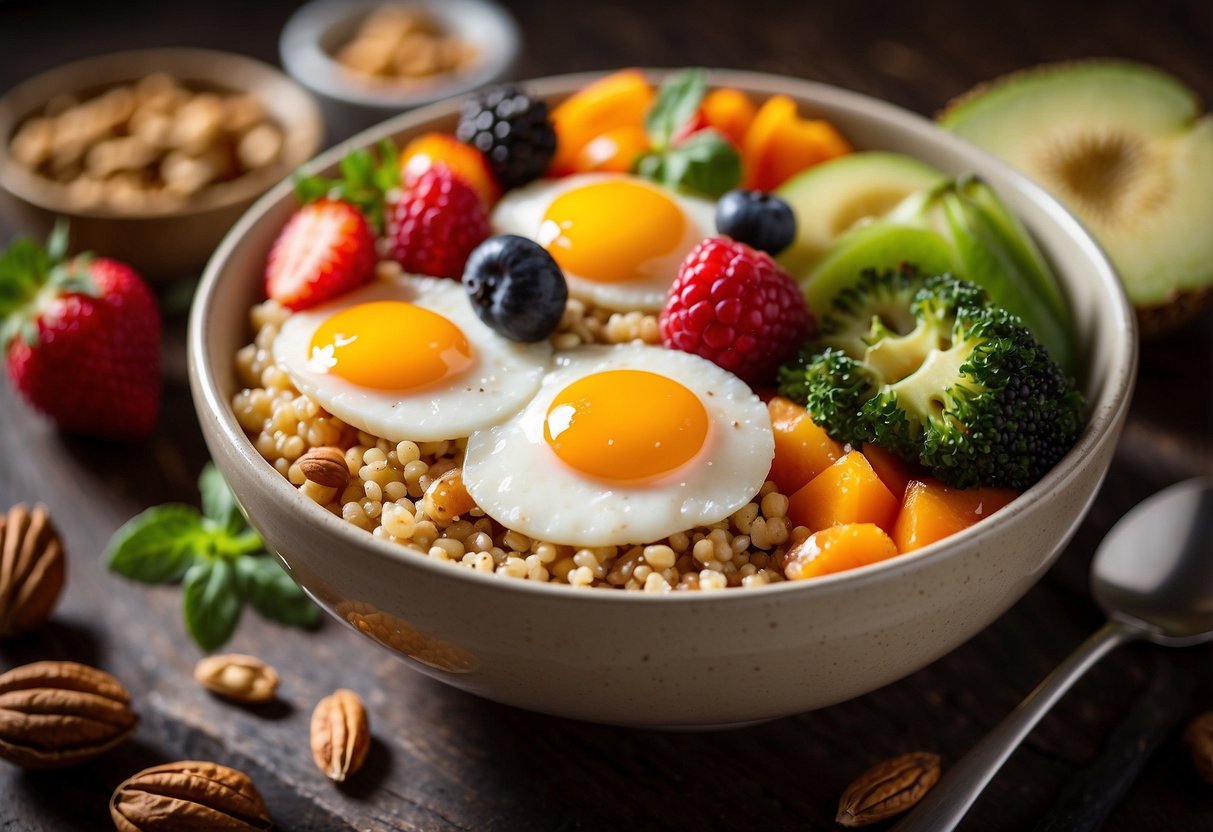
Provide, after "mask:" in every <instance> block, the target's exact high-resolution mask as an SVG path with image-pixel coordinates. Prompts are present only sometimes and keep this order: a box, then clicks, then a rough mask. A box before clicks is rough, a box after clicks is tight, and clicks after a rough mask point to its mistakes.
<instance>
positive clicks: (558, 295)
mask: <svg viewBox="0 0 1213 832" xmlns="http://www.w3.org/2000/svg"><path fill="white" fill-rule="evenodd" d="M463 288H464V289H466V290H467V293H468V297H469V298H470V299H471V301H472V308H473V309H475V310H476V315H477V316H478V317H479V318H480V320H482V321H484V323H485V325H486V326H488V327H489V328H490V329H492V330H493V331H494V332H496V333H497V334H499V335H501V336H502V337H503V338H508V339H510V340H511V341H542V340H543V339H544V338H547V337H548V336H549V335H551V334H552V333H553V332H555V331H556V327H557V326H558V325H559V324H560V319H561V318H562V317H563V316H564V305H565V302H566V301H567V300H568V297H569V288H568V285H567V284H566V283H565V281H564V272H562V271H561V270H560V266H558V265H556V261H555V260H553V259H552V255H550V254H548V253H547V250H546V249H544V248H543V246H541V245H539V244H538V243H534V242H532V241H531V240H528V239H526V238H525V237H517V236H515V235H513V234H502V235H499V236H496V237H489V238H488V239H487V240H485V241H484V242H483V243H481V244H480V245H478V246H477V247H476V248H475V249H473V250H472V254H471V256H469V257H468V262H467V267H466V268H464V270H463Z"/></svg>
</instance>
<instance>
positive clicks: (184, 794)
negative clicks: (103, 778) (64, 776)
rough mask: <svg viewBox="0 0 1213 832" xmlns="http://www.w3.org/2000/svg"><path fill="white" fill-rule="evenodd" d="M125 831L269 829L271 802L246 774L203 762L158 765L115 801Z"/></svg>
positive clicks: (114, 812) (113, 809) (121, 789)
mask: <svg viewBox="0 0 1213 832" xmlns="http://www.w3.org/2000/svg"><path fill="white" fill-rule="evenodd" d="M110 817H111V818H112V819H113V821H114V826H116V827H117V828H118V830H119V832H153V830H168V829H213V830H216V832H248V830H264V829H269V828H270V826H271V823H270V813H269V811H268V810H267V809H266V808H265V801H263V800H262V799H261V795H260V794H259V793H258V791H257V787H256V786H254V785H253V781H252V780H250V779H249V776H248V775H247V774H245V773H244V772H242V771H237V770H236V769H234V768H228V767H227V766H221V765H219V764H218V763H208V762H203V761H200V760H184V761H182V762H177V763H165V764H164V765H161V766H152V767H151V768H145V769H144V770H143V771H141V772H139V773H138V774H136V775H134V776H133V777H131V778H129V779H128V780H126V781H125V782H123V783H122V784H121V785H119V786H118V788H117V789H115V790H114V794H113V796H112V797H111V798H110Z"/></svg>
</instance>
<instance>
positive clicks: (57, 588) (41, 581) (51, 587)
mask: <svg viewBox="0 0 1213 832" xmlns="http://www.w3.org/2000/svg"><path fill="white" fill-rule="evenodd" d="M66 571H67V570H66V560H65V558H64V556H63V542H62V540H60V538H59V533H58V532H57V531H55V527H54V525H53V524H52V523H51V519H50V515H49V514H48V513H47V510H46V506H43V505H37V506H34V508H33V510H30V508H29V507H28V506H26V505H24V504H19V505H15V506H13V507H12V508H10V509H9V510H8V514H7V515H0V638H5V637H8V636H14V635H17V634H19V633H24V632H26V631H28V630H32V629H35V628H37V627H40V626H42V625H43V624H45V623H46V620H47V619H48V618H50V615H51V611H52V610H53V609H54V608H55V602H56V601H58V600H59V594H60V593H61V592H62V591H63V581H64V579H65V577H66Z"/></svg>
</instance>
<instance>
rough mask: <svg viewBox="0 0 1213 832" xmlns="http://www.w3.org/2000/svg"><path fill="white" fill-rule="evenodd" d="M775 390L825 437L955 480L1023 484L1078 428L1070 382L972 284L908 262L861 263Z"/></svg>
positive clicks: (1078, 406)
mask: <svg viewBox="0 0 1213 832" xmlns="http://www.w3.org/2000/svg"><path fill="white" fill-rule="evenodd" d="M838 301H839V302H837V303H835V304H834V307H833V309H832V310H831V311H830V313H829V314H828V315H826V316H825V317H824V319H823V320H822V322H821V334H820V335H819V336H818V338H817V339H815V340H814V341H812V342H810V343H809V344H807V345H806V346H805V348H804V350H802V352H801V355H800V357H799V358H798V359H797V361H796V362H794V363H793V364H791V365H788V366H785V367H784V368H783V369H782V370H781V372H780V391H781V392H782V393H783V394H784V395H786V396H788V397H789V398H793V399H795V400H797V401H800V402H802V403H804V404H805V407H806V409H807V410H808V411H809V413H810V415H811V416H812V418H813V419H814V421H816V422H817V423H818V424H819V425H821V426H822V427H824V428H825V429H826V430H827V431H828V432H829V433H830V435H831V436H833V437H834V438H835V439H837V440H839V441H842V442H849V443H851V444H855V445H858V444H859V443H861V442H872V443H874V444H876V445H879V446H881V447H883V448H885V449H887V450H889V451H892V452H893V453H896V454H897V455H899V456H901V457H903V458H904V459H908V460H911V461H913V462H917V463H919V464H921V465H923V466H925V467H926V468H928V469H929V470H930V471H931V473H932V474H934V475H935V476H936V477H938V478H939V479H940V480H942V481H943V482H944V483H946V484H947V485H950V486H953V487H955V488H970V487H976V486H1001V487H1006V488H1014V489H1019V490H1022V489H1025V488H1027V487H1028V486H1030V485H1032V484H1033V483H1034V482H1036V481H1037V480H1039V479H1040V478H1041V477H1042V476H1044V474H1045V472H1047V471H1048V470H1049V469H1050V468H1052V467H1053V465H1055V464H1056V463H1057V461H1058V460H1059V459H1060V458H1061V457H1062V456H1063V455H1064V454H1065V453H1066V451H1068V450H1069V449H1070V447H1071V445H1073V443H1074V439H1075V437H1076V436H1077V434H1078V430H1079V428H1080V427H1081V412H1082V408H1083V400H1082V396H1081V394H1080V393H1079V392H1078V391H1077V390H1076V389H1075V386H1074V382H1073V380H1071V379H1070V378H1069V377H1068V376H1066V375H1065V373H1063V372H1062V370H1061V369H1060V367H1058V365H1057V364H1056V362H1054V361H1053V359H1052V358H1051V357H1050V356H1049V354H1048V353H1047V352H1046V350H1045V349H1044V347H1042V346H1041V344H1040V342H1039V341H1037V340H1036V338H1035V337H1034V336H1033V335H1032V333H1031V332H1030V331H1029V330H1028V329H1027V327H1025V326H1024V324H1023V322H1022V320H1020V319H1019V318H1018V317H1016V316H1015V315H1012V314H1011V313H1009V312H1007V311H1006V310H1004V309H1002V308H1000V307H997V306H994V305H992V304H991V303H990V301H989V299H988V298H987V296H986V294H985V292H984V291H983V290H982V289H981V288H980V287H978V286H975V285H974V284H972V283H968V282H965V281H962V280H956V279H954V278H952V277H950V276H948V275H941V276H936V277H931V278H927V279H925V280H924V279H922V278H921V277H920V276H918V275H917V274H915V273H914V272H913V271H912V270H910V269H907V268H903V269H900V270H897V271H892V272H879V273H877V272H866V273H865V274H864V275H862V276H861V278H860V280H859V282H858V283H857V284H856V285H855V286H854V287H852V288H851V289H848V290H847V291H846V292H844V293H842V294H841V295H840V296H839V298H838Z"/></svg>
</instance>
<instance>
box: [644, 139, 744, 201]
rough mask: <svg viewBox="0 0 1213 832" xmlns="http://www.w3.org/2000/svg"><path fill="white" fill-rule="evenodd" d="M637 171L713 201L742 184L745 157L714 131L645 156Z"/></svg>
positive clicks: (649, 177) (654, 179)
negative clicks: (743, 158) (742, 165)
mask: <svg viewBox="0 0 1213 832" xmlns="http://www.w3.org/2000/svg"><path fill="white" fill-rule="evenodd" d="M633 169H634V170H635V172H636V173H637V174H638V175H640V176H642V177H644V178H645V179H650V180H652V181H654V182H657V183H659V184H661V185H668V186H670V187H672V188H679V189H682V190H688V191H695V192H698V193H700V194H703V195H704V196H709V197H712V198H713V199H717V198H719V197H720V196H721V195H722V194H724V193H725V191H729V190H732V189H733V188H736V187H737V186H738V185H739V184H740V183H741V155H740V154H739V153H738V152H737V148H735V147H733V145H732V144H730V143H729V141H728V140H727V139H726V138H725V137H724V136H722V135H720V133H718V132H716V131H715V130H713V129H710V128H709V129H706V130H700V131H699V132H697V133H694V134H692V135H691V136H689V137H688V138H687V139H686V140H685V141H682V142H680V143H678V144H677V145H675V146H674V147H671V148H667V149H666V150H665V151H663V152H658V153H647V154H645V155H644V156H641V157H640V158H639V159H637V161H636V164H635V165H634V167H633Z"/></svg>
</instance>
